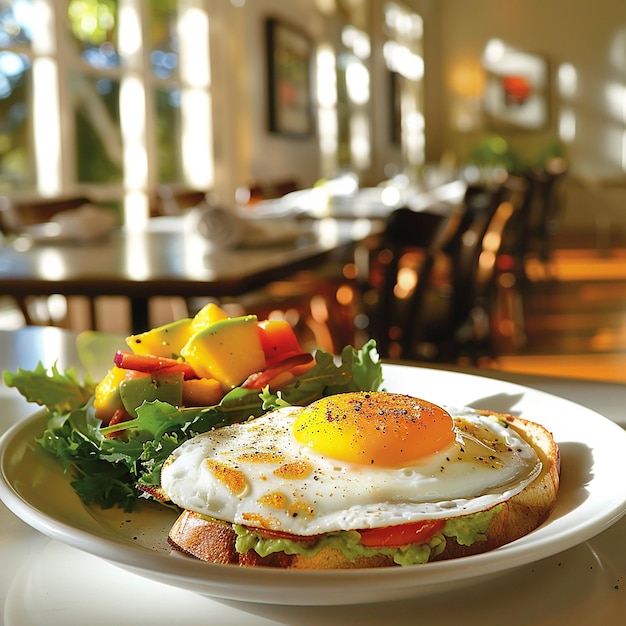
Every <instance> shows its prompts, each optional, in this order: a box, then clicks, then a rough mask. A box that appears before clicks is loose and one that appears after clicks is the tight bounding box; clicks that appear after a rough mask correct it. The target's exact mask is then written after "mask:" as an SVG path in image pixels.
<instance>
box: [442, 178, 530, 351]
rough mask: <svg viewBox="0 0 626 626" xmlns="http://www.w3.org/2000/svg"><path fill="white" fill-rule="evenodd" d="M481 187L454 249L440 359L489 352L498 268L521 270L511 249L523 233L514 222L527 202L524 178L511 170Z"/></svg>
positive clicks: (514, 271)
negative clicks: (492, 184) (488, 186)
mask: <svg viewBox="0 0 626 626" xmlns="http://www.w3.org/2000/svg"><path fill="white" fill-rule="evenodd" d="M484 191H485V194H486V195H485V198H484V199H482V200H481V206H480V208H479V209H478V210H476V209H477V207H475V206H474V207H473V208H472V202H473V200H474V199H475V198H472V197H471V196H470V197H468V198H467V199H466V202H467V210H468V211H470V212H471V213H473V217H472V219H471V220H468V224H469V225H468V227H467V229H466V230H465V231H464V232H463V233H462V235H461V237H460V243H459V245H458V247H457V248H455V249H454V250H453V251H452V258H451V268H452V269H451V292H452V296H451V298H450V315H449V318H448V325H447V328H445V332H444V335H443V337H441V344H440V346H439V348H440V358H441V359H443V360H448V361H456V360H458V359H459V358H460V357H465V358H469V359H470V360H472V361H475V360H476V359H477V358H479V357H480V356H482V355H487V356H489V355H491V353H492V352H493V346H492V338H493V323H494V297H495V294H496V287H497V279H498V273H499V271H500V269H503V270H504V271H506V272H509V273H511V275H512V276H513V277H515V276H517V275H518V274H519V271H520V270H519V269H518V268H517V264H518V263H520V262H523V259H518V258H516V257H515V256H514V255H512V254H511V250H518V249H519V248H520V244H519V242H518V240H519V239H520V238H522V237H524V236H525V233H524V231H522V230H520V229H519V228H518V225H519V220H520V216H522V215H523V213H524V211H526V210H527V207H528V194H529V188H528V185H527V183H526V181H525V180H524V179H522V178H519V177H515V176H509V177H508V178H507V180H506V181H504V182H503V183H502V184H500V185H498V186H497V187H495V188H492V189H485V190H484ZM487 199H488V202H487V201H486V200H487ZM505 251H506V252H507V254H506V262H504V263H503V262H502V259H503V254H504V252H505ZM518 323H522V321H521V320H518Z"/></svg>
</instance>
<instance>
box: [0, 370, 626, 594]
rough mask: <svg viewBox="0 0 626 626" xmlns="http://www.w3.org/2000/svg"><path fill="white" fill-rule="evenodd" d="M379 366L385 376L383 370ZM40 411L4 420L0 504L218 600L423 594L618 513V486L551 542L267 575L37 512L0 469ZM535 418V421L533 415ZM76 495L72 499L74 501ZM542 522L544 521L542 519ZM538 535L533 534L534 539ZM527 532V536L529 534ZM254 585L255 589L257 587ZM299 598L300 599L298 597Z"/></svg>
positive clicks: (498, 567)
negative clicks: (373, 589)
mask: <svg viewBox="0 0 626 626" xmlns="http://www.w3.org/2000/svg"><path fill="white" fill-rule="evenodd" d="M383 370H384V373H385V382H386V383H389V382H391V380H392V378H391V377H392V376H393V374H394V372H395V373H397V372H402V373H405V374H406V373H407V372H410V373H411V374H419V373H422V374H424V373H428V374H429V375H431V376H435V378H442V379H445V378H446V377H450V376H452V377H455V378H456V377H459V378H461V379H464V380H465V381H466V382H467V383H468V384H470V383H471V382H474V383H476V384H478V383H479V382H480V385H489V386H493V387H494V390H496V391H500V392H502V391H503V390H507V391H509V392H511V393H514V394H520V398H521V399H522V400H523V399H524V397H526V396H527V395H528V394H529V393H530V395H531V396H535V397H536V398H538V399H542V398H543V399H545V400H549V401H550V402H553V403H554V402H556V403H557V404H562V405H563V406H568V405H569V406H570V407H572V408H573V409H574V410H576V411H582V413H584V414H587V416H591V417H593V419H594V420H597V423H598V424H601V426H602V428H606V429H609V430H610V429H612V428H614V429H615V431H614V432H615V433H616V434H617V433H619V436H620V437H621V438H622V439H623V440H624V442H626V431H624V430H623V429H622V428H621V427H620V426H619V425H618V424H616V423H615V422H614V421H612V420H610V419H609V418H606V417H604V416H602V415H601V414H600V413H597V412H596V411H593V410H592V409H589V408H588V407H584V406H583V405H580V404H577V403H575V402H572V401H570V400H568V399H566V398H562V397H559V396H556V395H553V394H549V393H547V392H544V391H541V390H537V389H533V388H532V387H527V386H523V385H519V384H517V383H513V382H509V381H503V380H500V379H492V378H488V377H484V376H480V375H477V374H470V373H465V372H457V371H452V370H445V369H438V368H427V367H421V366H412V365H400V364H384V365H383ZM387 372H388V373H389V376H387ZM385 387H386V385H385ZM44 416H45V413H44V411H42V410H40V411H37V412H35V413H33V414H32V415H30V416H29V417H28V418H26V419H25V420H21V421H19V422H17V423H16V424H14V425H13V426H11V427H10V428H9V429H8V430H7V431H6V432H5V433H3V434H2V436H1V437H0V500H2V501H3V502H4V503H5V505H6V506H7V508H9V509H10V510H11V511H12V512H13V513H14V514H15V515H17V516H18V517H19V518H21V519H22V520H23V521H24V522H25V523H27V524H29V525H30V526H32V527H33V528H35V529H36V530H38V531H39V532H42V533H43V534H45V535H47V536H48V537H51V538H53V539H57V540H60V541H62V542H64V543H66V544H69V545H72V546H74V547H76V548H78V549H80V550H83V551H85V552H88V553H91V554H94V555H96V556H100V557H102V558H105V559H106V560H109V561H110V562H112V563H114V564H116V565H119V566H121V567H123V568H125V569H129V570H131V571H134V572H135V573H138V574H140V575H143V576H147V577H149V578H150V577H152V578H155V579H157V580H160V581H161V582H166V583H169V584H173V585H175V586H181V587H183V588H186V589H190V588H191V589H192V590H195V591H199V592H200V593H206V594H207V595H211V596H214V597H221V598H226V599H233V600H249V601H254V602H263V601H265V602H269V603H281V604H311V603H314V604H320V603H322V604H325V605H328V604H350V603H359V602H362V601H365V600H366V599H367V600H368V601H373V600H376V599H387V597H388V596H391V597H393V596H394V595H395V596H398V594H400V595H399V597H408V596H416V595H419V594H420V593H430V592H433V591H437V590H440V589H443V588H445V587H449V586H454V585H455V584H458V583H459V582H460V581H463V582H467V580H468V575H469V578H470V579H472V580H480V579H481V578H483V577H485V576H490V575H493V574H497V573H501V572H504V571H508V570H512V569H514V568H516V567H519V566H521V565H526V564H528V563H531V562H534V561H537V560H540V559H542V558H545V557H549V556H552V555H554V554H556V553H558V552H562V551H564V550H566V549H568V548H571V547H574V546H575V545H578V544H580V543H582V542H584V541H586V540H588V539H591V538H592V537H593V536H595V535H596V534H599V533H600V532H602V531H603V530H606V529H607V528H608V527H610V526H611V525H613V524H614V523H615V522H617V521H618V520H619V519H620V518H621V517H622V516H623V515H624V514H625V513H626V488H623V489H622V491H621V492H620V491H619V490H617V489H616V491H615V494H614V498H613V501H612V502H610V503H609V504H610V506H607V507H606V508H605V509H603V510H602V512H599V511H596V512H595V515H593V516H591V517H588V518H587V519H586V522H585V523H583V524H580V525H579V526H578V527H577V528H575V529H569V531H568V532H567V534H566V535H565V536H561V537H559V540H558V541H555V540H554V539H553V540H552V541H549V540H547V539H543V535H542V533H541V529H542V527H540V528H539V529H537V530H536V531H533V532H532V533H530V534H529V535H527V536H526V537H524V538H522V539H520V540H517V541H515V542H512V543H509V544H506V545H505V546H502V547H501V548H498V549H496V550H492V551H490V552H486V553H482V554H477V555H473V556H468V557H462V558H461V559H454V560H449V561H439V562H435V563H428V564H424V565H417V566H411V567H398V568H377V569H361V570H358V569H357V570H330V571H303V570H280V569H276V570H274V569H272V570H271V576H268V575H267V573H268V570H267V569H266V568H236V567H235V568H233V567H231V566H229V565H216V564H208V563H203V562H199V561H193V560H191V559H187V558H180V559H175V558H173V557H172V556H171V555H169V554H164V553H162V552H158V551H156V550H155V551H153V552H151V551H149V550H147V549H145V548H142V547H139V546H137V549H136V550H129V549H128V545H127V544H126V543H121V542H119V541H113V540H111V539H108V538H107V537H102V536H98V535H93V534H92V533H90V532H89V531H85V530H84V529H81V528H76V527H75V526H71V525H69V524H66V523H65V522H63V521H59V520H58V519H55V518H54V516H51V515H49V514H48V513H47V512H46V511H45V510H43V511H42V510H41V509H40V508H38V507H37V505H36V503H34V502H28V501H27V500H25V499H24V498H23V497H22V495H21V494H20V492H19V489H16V488H15V487H14V485H12V484H10V481H9V479H8V477H7V475H6V472H5V468H6V467H8V466H7V465H6V464H7V463H8V459H7V456H8V450H9V449H10V446H11V443H13V444H14V445H16V442H17V441H18V440H19V438H20V435H21V436H22V437H23V436H24V435H25V431H26V430H27V429H28V427H29V426H32V425H33V423H34V422H35V421H36V420H38V419H39V420H42V419H44ZM535 421H538V422H540V420H539V419H536V420H535ZM592 450H595V449H592ZM59 467H60V466H59ZM594 467H595V466H594ZM68 480H69V478H68ZM594 480H596V477H595V476H594V477H592V479H591V481H590V484H592V485H593V481H594ZM583 487H584V486H583ZM578 488H580V486H579V487H578ZM77 501H78V502H79V503H80V501H79V500H77ZM557 502H558V499H557ZM80 504H82V503H80ZM584 504H585V503H584V502H583V503H582V504H580V505H578V506H577V507H575V509H573V510H572V511H570V512H567V513H566V514H565V516H564V517H565V518H567V517H568V516H569V515H571V514H572V513H574V512H576V511H577V510H578V509H579V508H580V507H582V506H584ZM130 515H132V514H130ZM548 521H550V518H549V520H548ZM544 534H545V533H544ZM548 534H549V533H548ZM538 536H539V540H537V537H538ZM527 538H530V540H528V539H527ZM524 540H526V541H524ZM131 547H132V546H131ZM157 565H158V566H159V569H158V571H152V570H153V569H154V567H155V566H157ZM163 565H166V567H165V569H162V566H163ZM151 568H152V569H151ZM225 568H226V569H225ZM207 574H208V575H207ZM269 579H271V580H272V581H274V580H276V581H278V582H279V584H280V585H282V586H284V585H288V586H289V588H290V589H291V590H292V591H293V595H292V597H291V598H286V599H284V600H283V601H281V602H277V600H276V597H275V594H271V593H270V594H269V595H268V594H267V589H268V588H269V584H268V581H269ZM364 583H367V585H368V588H369V586H370V585H371V584H381V583H382V584H383V585H384V589H381V590H379V593H378V595H379V596H380V597H377V598H374V597H372V596H370V595H369V594H368V593H367V592H364V591H363V590H360V588H361V587H362V585H363V584H364ZM271 585H272V586H274V585H276V583H275V582H272V583H271ZM336 585H341V586H342V587H343V590H342V591H344V592H345V594H344V597H343V599H337V598H334V601H331V600H333V598H326V599H324V601H323V602H321V601H320V598H319V591H320V589H326V590H328V589H330V588H331V587H335V586H336ZM390 587H394V588H395V589H391V588H390ZM308 588H312V589H313V595H315V594H317V597H318V601H317V602H311V598H310V597H309V595H310V594H307V589H308ZM261 591H263V592H262V593H259V592H261ZM381 592H383V593H381ZM307 598H308V600H309V601H308V602H307V601H306V600H307ZM370 598H371V599H370Z"/></svg>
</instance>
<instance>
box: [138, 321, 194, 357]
mask: <svg viewBox="0 0 626 626" xmlns="http://www.w3.org/2000/svg"><path fill="white" fill-rule="evenodd" d="M191 322H192V319H191V318H189V317H184V318H183V319H180V320H176V321H175V322H170V323H169V324H164V325H163V326H157V327H156V328H152V329H151V330H147V331H146V332H145V333H140V334H138V335H130V336H129V337H126V344H127V345H128V347H129V348H130V349H131V350H132V351H133V352H134V353H135V354H153V355H154V356H162V357H167V358H172V357H174V358H176V357H177V356H178V355H179V354H180V351H181V349H182V347H183V346H184V345H185V344H186V343H187V340H188V339H189V336H190V334H191Z"/></svg>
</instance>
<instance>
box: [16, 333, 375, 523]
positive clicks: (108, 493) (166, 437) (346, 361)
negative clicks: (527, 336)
mask: <svg viewBox="0 0 626 626" xmlns="http://www.w3.org/2000/svg"><path fill="white" fill-rule="evenodd" d="M4 382H5V383H6V385H7V386H9V387H15V388H16V389H17V390H18V391H19V392H20V393H21V394H22V395H23V396H24V397H25V398H26V399H27V400H28V401H29V402H35V403H37V404H39V405H41V406H43V407H45V408H46V409H47V411H48V414H49V418H48V421H47V426H46V428H45V430H44V432H43V433H42V435H41V437H40V438H38V439H37V442H38V443H39V444H40V445H41V446H42V447H43V448H44V449H45V450H47V451H48V452H50V453H51V454H53V455H54V456H56V457H57V458H58V459H59V460H60V462H61V464H62V466H63V470H64V471H65V472H68V473H71V475H72V486H73V488H74V489H75V491H76V492H77V493H78V495H79V496H80V498H81V499H82V500H83V502H84V503H85V504H95V505H99V506H101V507H103V508H111V507H115V506H117V507H121V508H123V509H124V510H125V511H128V512H130V511H132V510H133V509H134V508H135V507H136V506H137V503H138V501H139V499H140V498H142V497H145V491H144V490H142V487H147V488H149V487H158V486H159V483H160V472H161V467H162V465H163V463H164V461H165V460H166V459H167V457H168V456H169V455H170V453H171V452H172V451H173V450H174V448H176V447H177V446H179V445H180V444H181V443H182V442H183V441H185V440H187V439H190V438H191V437H194V436H195V435H197V434H200V433H203V432H207V431H208V430H211V429H212V428H218V427H220V426H224V425H226V424H232V423H234V422H241V421H245V420H247V419H250V418H254V417H258V416H260V415H262V414H264V413H266V412H267V411H270V410H273V409H276V408H279V407H283V406H289V405H306V404H310V403H311V402H314V401H315V400H317V399H319V398H322V397H324V396H328V395H333V394H336V393H343V392H348V391H359V390H361V391H376V390H378V389H379V388H380V387H381V385H382V382H383V376H382V365H381V363H380V359H379V356H378V352H377V351H376V344H375V342H374V341H369V342H368V343H366V344H365V345H364V346H363V347H362V348H361V349H359V350H357V349H354V348H352V347H351V346H347V347H345V348H344V349H343V351H342V353H341V358H340V359H339V360H336V359H335V357H334V356H333V355H332V354H330V353H328V352H326V351H324V350H318V351H317V352H316V354H315V365H314V366H313V367H312V368H311V369H309V370H308V371H307V372H306V373H305V374H303V375H302V376H300V377H298V378H296V379H295V380H294V381H293V382H292V383H291V384H289V385H288V386H286V387H285V388H283V389H282V390H281V391H278V392H276V393H272V392H271V391H270V390H269V389H268V388H265V389H263V390H262V391H261V392H260V393H259V392H258V390H257V391H254V390H248V389H242V388H239V387H237V388H235V389H233V390H232V391H230V392H229V393H228V394H226V396H225V397H224V398H223V399H222V401H221V402H220V403H219V404H218V405H216V406H211V407H175V406H172V405H170V404H168V403H166V402H161V401H155V402H144V403H143V404H142V405H141V406H140V407H139V408H138V409H137V417H136V418H135V419H133V420H130V421H128V422H123V423H121V424H117V425H115V426H114V427H108V428H103V427H102V425H101V422H100V420H98V419H96V417H95V414H94V408H93V393H94V389H95V384H94V382H93V380H91V378H90V376H89V375H87V376H86V377H85V379H84V380H82V381H81V380H80V378H79V377H78V375H77V374H76V371H75V370H74V369H73V368H68V369H67V370H65V371H64V372H62V371H60V370H59V369H58V367H57V366H56V365H55V366H53V367H52V368H51V369H50V370H47V369H46V368H44V366H43V365H42V364H38V365H37V367H36V368H35V369H34V370H32V371H29V370H23V369H18V370H17V372H15V373H13V372H4ZM112 432H121V436H116V437H107V436H106V435H107V434H110V433H112Z"/></svg>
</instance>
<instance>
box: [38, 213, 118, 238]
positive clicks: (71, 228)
mask: <svg viewBox="0 0 626 626" xmlns="http://www.w3.org/2000/svg"><path fill="white" fill-rule="evenodd" d="M50 221H51V222H52V223H53V224H57V225H58V226H59V235H58V236H59V237H60V238H64V239H74V240H76V241H93V240H94V239H99V238H100V237H104V236H105V235H108V234H109V233H110V232H111V231H113V230H114V229H115V228H116V226H117V220H116V218H115V215H114V214H113V212H112V211H110V210H108V209H103V208H101V207H97V206H94V205H93V204H83V205H82V206H81V207H79V208H78V209H69V210H67V211H59V213H56V214H55V215H53V216H52V218H51V219H50Z"/></svg>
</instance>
